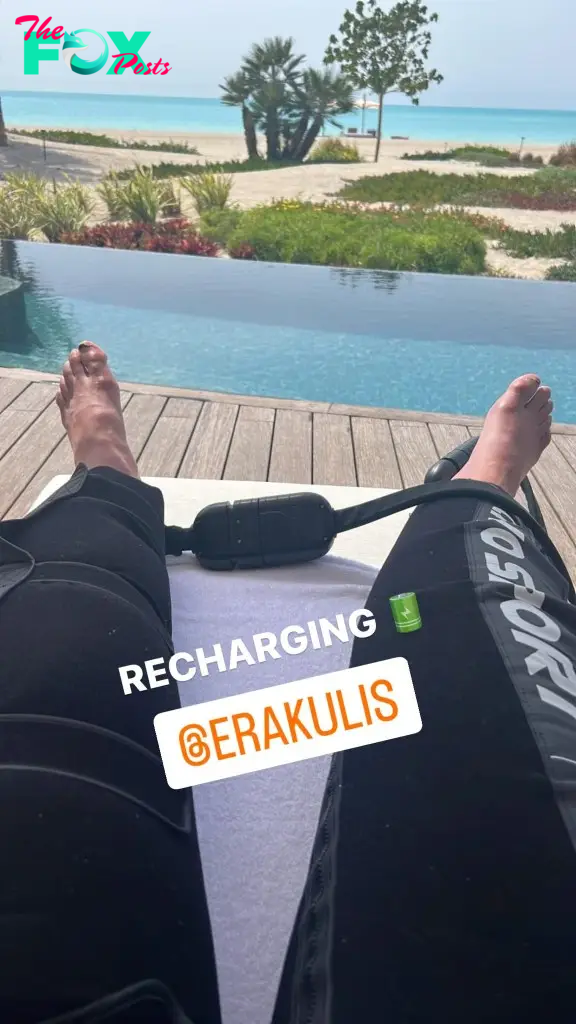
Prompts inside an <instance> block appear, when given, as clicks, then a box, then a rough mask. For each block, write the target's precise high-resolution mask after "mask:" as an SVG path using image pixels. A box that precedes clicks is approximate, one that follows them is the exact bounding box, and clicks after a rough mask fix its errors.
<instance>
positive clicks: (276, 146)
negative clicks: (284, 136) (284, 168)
mask: <svg viewBox="0 0 576 1024" xmlns="http://www.w3.org/2000/svg"><path fill="white" fill-rule="evenodd" d="M266 144H267V150H268V152H267V154H266V159H267V160H269V161H270V162H277V161H278V160H279V159H280V129H279V127H278V117H277V114H276V112H274V114H269V115H268V117H267V118H266Z"/></svg>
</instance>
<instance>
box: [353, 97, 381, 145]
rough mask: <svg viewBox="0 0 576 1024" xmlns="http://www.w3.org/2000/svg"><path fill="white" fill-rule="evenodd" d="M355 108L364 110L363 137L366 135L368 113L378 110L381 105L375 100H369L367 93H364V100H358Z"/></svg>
mask: <svg viewBox="0 0 576 1024" xmlns="http://www.w3.org/2000/svg"><path fill="white" fill-rule="evenodd" d="M355 106H357V107H360V108H361V110H362V135H364V119H365V116H366V111H367V110H378V106H379V104H378V102H376V101H375V100H369V99H368V97H367V96H366V93H364V95H363V97H362V99H357V100H356V102H355Z"/></svg>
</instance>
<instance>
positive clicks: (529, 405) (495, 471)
mask: <svg viewBox="0 0 576 1024" xmlns="http://www.w3.org/2000/svg"><path fill="white" fill-rule="evenodd" d="M550 396H551V391H550V388H547V387H542V386H541V384H540V379H539V378H538V377H537V376H536V375H535V374H533V373H527V374H525V376H523V377H518V378H517V380H514V381H512V383H511V385H510V387H509V388H508V389H507V390H506V391H505V392H504V394H503V395H502V396H501V397H500V398H499V399H498V401H497V402H495V404H494V405H493V406H492V408H491V409H490V412H489V413H488V415H487V416H486V420H485V422H484V427H483V428H482V433H481V434H480V438H479V440H478V444H477V445H476V447H475V449H474V451H473V452H472V455H471V456H470V458H469V460H468V462H467V464H466V465H465V466H464V468H463V469H461V470H460V472H459V473H457V474H456V476H455V477H454V479H455V480H458V479H460V480H481V481H482V482H483V483H488V484H496V486H497V487H502V489H503V490H505V491H508V493H509V494H511V495H512V497H514V496H515V495H516V493H517V492H518V489H519V487H520V484H521V483H522V481H523V480H524V479H525V477H527V476H528V473H529V472H530V470H531V469H532V467H533V466H535V465H536V463H537V462H538V459H539V458H540V456H541V454H542V452H543V451H544V449H545V448H546V447H547V446H548V445H549V444H550V440H551V434H550V427H551V425H552V409H553V408H554V405H553V402H552V400H551V397H550Z"/></svg>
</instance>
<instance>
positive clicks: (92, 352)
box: [79, 341, 108, 377]
mask: <svg viewBox="0 0 576 1024" xmlns="http://www.w3.org/2000/svg"><path fill="white" fill-rule="evenodd" d="M79 349H80V358H81V360H82V364H83V366H84V371H85V373H87V374H89V375H90V376H91V377H97V376H99V375H100V374H102V373H103V372H104V370H105V369H106V364H107V361H108V360H107V357H106V353H105V352H104V351H103V350H102V349H101V348H100V347H99V345H95V344H94V342H93V341H83V342H82V343H81V345H79Z"/></svg>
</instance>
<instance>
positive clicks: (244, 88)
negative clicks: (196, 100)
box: [220, 71, 260, 160]
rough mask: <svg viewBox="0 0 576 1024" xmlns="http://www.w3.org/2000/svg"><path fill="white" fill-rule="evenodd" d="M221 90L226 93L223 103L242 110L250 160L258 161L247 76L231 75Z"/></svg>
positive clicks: (254, 124)
mask: <svg viewBox="0 0 576 1024" xmlns="http://www.w3.org/2000/svg"><path fill="white" fill-rule="evenodd" d="M220 88H221V89H222V90H223V93H224V95H223V96H222V102H223V103H225V104H226V106H228V107H240V109H241V110H242V124H243V125H244V138H245V139H246V149H247V150H248V157H249V159H250V160H257V159H258V158H259V156H260V154H259V153H258V139H257V138H256V122H255V120H254V116H253V114H252V111H251V110H250V107H249V106H248V100H249V99H250V95H251V90H250V85H249V82H248V78H247V76H246V74H245V73H244V72H243V71H238V72H237V73H236V74H235V75H229V76H228V78H225V79H224V84H223V85H221V86H220Z"/></svg>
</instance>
